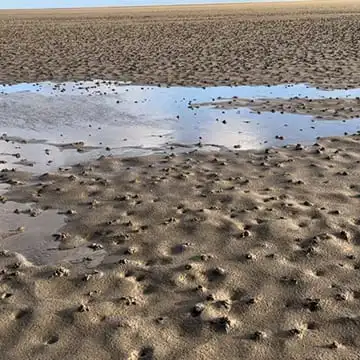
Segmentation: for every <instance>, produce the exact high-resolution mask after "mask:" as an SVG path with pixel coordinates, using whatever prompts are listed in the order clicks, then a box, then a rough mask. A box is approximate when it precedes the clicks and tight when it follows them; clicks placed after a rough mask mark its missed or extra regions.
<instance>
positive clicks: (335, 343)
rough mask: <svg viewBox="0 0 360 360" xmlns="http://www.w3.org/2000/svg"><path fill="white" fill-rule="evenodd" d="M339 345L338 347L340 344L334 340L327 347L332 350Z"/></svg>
mask: <svg viewBox="0 0 360 360" xmlns="http://www.w3.org/2000/svg"><path fill="white" fill-rule="evenodd" d="M339 347H340V344H339V343H338V342H337V341H334V342H332V343H331V344H330V345H329V348H330V349H333V350H335V349H338V348H339Z"/></svg>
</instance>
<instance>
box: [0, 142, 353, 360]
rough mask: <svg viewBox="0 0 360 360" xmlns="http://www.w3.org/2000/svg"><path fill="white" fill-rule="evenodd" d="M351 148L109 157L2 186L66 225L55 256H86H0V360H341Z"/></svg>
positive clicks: (348, 305)
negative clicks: (75, 253)
mask: <svg viewBox="0 0 360 360" xmlns="http://www.w3.org/2000/svg"><path fill="white" fill-rule="evenodd" d="M359 146H360V136H349V137H346V138H341V137H340V138H329V139H323V140H319V143H318V144H316V145H314V146H309V147H298V146H291V147H289V148H287V149H272V150H266V151H258V152H253V151H248V152H245V151H244V152H237V151H235V152H233V151H224V152H220V153H213V154H209V153H202V152H197V153H192V154H187V155H186V154H185V155H178V156H172V155H167V156H149V157H141V158H130V159H118V158H114V157H111V156H110V157H104V158H102V159H100V160H98V161H95V162H91V163H90V164H83V165H79V166H76V167H74V168H73V169H72V170H70V171H67V172H59V173H52V174H46V175H42V176H36V177H35V178H34V179H33V180H34V181H32V182H25V185H13V186H12V188H11V190H10V192H8V193H7V194H6V196H7V199H8V201H22V202H25V203H29V202H36V205H37V207H39V208H44V209H48V208H53V209H61V210H63V211H69V210H72V214H75V215H68V222H67V223H66V225H65V226H64V227H63V228H61V229H60V230H58V237H57V241H58V242H59V243H60V245H59V246H60V250H59V251H60V253H61V251H63V250H61V249H64V250H68V249H81V248H88V249H89V250H91V252H90V254H89V253H87V254H86V256H84V258H83V259H82V260H81V258H80V259H78V260H77V261H76V262H74V263H72V262H71V261H70V262H68V263H67V262H64V261H63V262H61V264H53V265H51V264H50V265H48V266H35V265H36V264H33V265H32V266H31V265H30V264H29V263H27V262H26V261H25V260H24V259H23V258H22V257H21V256H19V255H17V254H14V255H12V254H11V253H3V254H2V255H1V256H0V264H1V269H2V273H1V287H0V290H1V291H0V294H2V295H1V297H2V300H0V301H1V308H2V313H3V317H2V321H1V322H0V333H1V338H2V343H1V345H0V350H1V351H2V358H6V359H16V360H17V359H23V358H24V356H25V358H26V354H29V353H30V354H32V356H33V357H35V358H36V359H49V358H51V359H63V358H64V357H68V358H71V359H87V358H88V357H89V356H93V357H95V358H97V359H114V358H119V359H143V358H146V359H169V358H172V359H194V360H195V359H218V358H219V357H220V356H225V357H226V358H229V359H238V358H242V359H264V360H265V359H289V358H291V359H305V358H314V359H317V358H324V359H342V358H347V359H356V358H357V356H358V353H359V347H360V344H359V341H358V339H359V336H358V335H359V333H358V332H359V330H358V321H359V316H358V313H359V309H360V303H359V297H360V295H359V294H360V288H359V284H358V271H359V257H360V252H359V244H358V238H359V229H358V228H359V217H358V214H359V210H360V209H359V201H360V198H359V191H360V187H359V185H358V184H357V180H358V178H359V175H360V173H359V171H360V170H359V169H360V167H359V163H360V157H359V150H360V149H359ZM2 180H3V181H9V180H11V181H12V183H14V181H15V183H16V181H22V182H24V177H23V174H22V173H20V172H19V173H18V172H8V173H3V176H2ZM20 225H21V224H20V223H19V226H20ZM24 234H26V232H25V233H24ZM104 251H105V253H106V254H107V255H105V256H104ZM99 252H100V253H101V254H100V255H101V258H102V259H103V261H102V262H100V264H99ZM60 256H61V255H60ZM94 263H95V264H96V266H94ZM60 265H62V266H60ZM15 334H16V336H15ZM17 334H21V336H20V337H18V335H17ZM74 334H76V335H75V336H74ZM79 344H81V345H80V346H79ZM90 354H91V355H90Z"/></svg>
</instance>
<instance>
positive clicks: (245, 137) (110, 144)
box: [0, 81, 360, 172]
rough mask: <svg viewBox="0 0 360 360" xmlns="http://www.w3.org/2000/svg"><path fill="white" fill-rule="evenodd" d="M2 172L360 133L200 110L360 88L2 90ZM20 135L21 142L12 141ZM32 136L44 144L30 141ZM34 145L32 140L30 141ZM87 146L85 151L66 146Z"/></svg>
mask: <svg viewBox="0 0 360 360" xmlns="http://www.w3.org/2000/svg"><path fill="white" fill-rule="evenodd" d="M0 93H1V94H0V110H1V111H0V132H1V133H6V134H7V136H8V137H6V136H5V137H3V138H2V139H3V140H2V141H0V157H1V158H0V160H2V162H6V163H5V164H0V167H22V168H25V169H26V170H30V171H35V172H43V171H49V170H53V169H56V168H58V167H60V166H68V165H72V164H74V163H78V162H80V161H87V160H90V159H92V158H96V157H98V156H100V155H108V154H113V155H121V156H134V155H143V154H150V153H154V152H162V151H164V150H165V151H167V150H171V151H183V150H184V148H185V149H186V150H189V149H194V148H197V145H198V144H199V143H201V144H202V145H203V147H205V148H209V149H218V148H221V147H230V148H233V147H236V148H241V149H259V148H263V147H266V146H282V145H285V144H288V143H303V144H309V143H313V142H315V140H316V137H318V136H330V135H343V134H344V132H347V133H354V132H357V131H358V130H359V129H360V120H359V119H352V120H348V121H346V122H342V121H335V120H331V121H325V120H315V119H314V118H313V116H311V115H300V114H286V113H285V114H279V113H271V112H263V113H261V114H257V113H254V112H253V111H251V110H250V109H248V108H241V109H230V110H228V109H226V110H223V109H215V108H212V107H210V106H209V107H200V108H192V107H191V106H190V105H191V104H193V103H202V102H211V101H214V100H219V99H226V98H232V97H234V96H237V97H239V98H253V99H256V98H263V99H266V98H284V99H287V98H291V97H296V96H297V97H302V98H311V99H321V98H330V97H332V98H335V97H338V98H340V99H341V98H344V99H345V98H355V97H358V96H360V89H350V90H330V91H327V90H321V89H316V88H312V87H309V86H307V85H304V84H299V85H277V86H270V87H268V86H239V87H209V88H189V87H156V86H152V87H149V86H139V85H136V86H134V85H129V84H124V83H120V82H118V83H117V82H106V81H86V82H68V83H60V84H54V83H41V84H17V85H12V86H8V85H6V86H0ZM11 136H12V137H14V136H16V138H15V139H14V138H10V137H11ZM279 136H281V137H283V140H280V139H279V138H278V137H279ZM31 139H35V140H39V141H29V140H31ZM24 140H26V141H24ZM79 141H82V142H83V143H84V145H85V146H86V148H85V147H78V146H65V147H64V146H61V145H62V144H69V143H73V142H79Z"/></svg>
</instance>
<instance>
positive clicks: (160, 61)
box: [0, 0, 360, 87]
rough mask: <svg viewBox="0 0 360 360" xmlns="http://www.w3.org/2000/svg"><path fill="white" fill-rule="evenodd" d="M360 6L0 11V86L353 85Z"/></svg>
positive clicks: (359, 77) (357, 76) (358, 76)
mask: <svg viewBox="0 0 360 360" xmlns="http://www.w3.org/2000/svg"><path fill="white" fill-rule="evenodd" d="M359 28H360V2H359V1H357V0H345V1H331V0H330V1H304V2H293V3H268V4H254V5H251V4H250V5H249V4H243V5H241V4H237V5H236V4H230V5H212V6H175V7H150V8H142V7H140V8H105V9H85V10H79V9H75V10H56V11H54V10H52V11H49V10H37V11H20V10H19V11H0V54H1V56H0V82H11V83H13V82H19V81H31V82H35V81H41V80H45V81H47V80H51V79H54V80H70V79H79V80H84V79H85V78H100V79H109V80H110V79H115V80H121V79H123V80H131V81H134V82H135V83H146V84H149V83H152V84H157V83H167V84H181V85H183V84H187V85H189V84H191V85H194V84H197V85H209V84H216V85H219V84H226V85H229V84H231V85H233V84H264V83H265V84H266V83H269V84H270V83H271V84H275V83H293V82H309V83H311V84H316V85H320V86H323V87H359V86H360V67H359V53H360V48H359V46H360V31H359Z"/></svg>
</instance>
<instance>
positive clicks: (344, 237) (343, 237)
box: [340, 230, 350, 240]
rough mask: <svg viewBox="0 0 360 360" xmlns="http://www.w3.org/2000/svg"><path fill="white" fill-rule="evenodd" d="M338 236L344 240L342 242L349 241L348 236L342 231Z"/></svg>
mask: <svg viewBox="0 0 360 360" xmlns="http://www.w3.org/2000/svg"><path fill="white" fill-rule="evenodd" d="M340 236H341V238H342V239H344V240H349V239H350V236H349V234H348V233H347V232H346V231H345V230H342V231H341V232H340Z"/></svg>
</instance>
